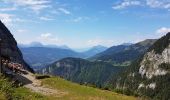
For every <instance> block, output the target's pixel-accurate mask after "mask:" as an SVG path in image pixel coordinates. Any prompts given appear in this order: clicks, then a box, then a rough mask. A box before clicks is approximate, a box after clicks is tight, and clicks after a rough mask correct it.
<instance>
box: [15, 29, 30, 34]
mask: <svg viewBox="0 0 170 100" xmlns="http://www.w3.org/2000/svg"><path fill="white" fill-rule="evenodd" d="M27 31H28V30H25V29H18V30H17V33H19V34H23V33H26V32H27Z"/></svg>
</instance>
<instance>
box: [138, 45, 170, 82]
mask: <svg viewBox="0 0 170 100" xmlns="http://www.w3.org/2000/svg"><path fill="white" fill-rule="evenodd" d="M163 63H170V44H169V46H168V47H167V48H165V49H164V50H163V52H162V53H161V54H156V53H155V51H154V50H152V51H151V52H148V53H147V54H146V55H145V56H144V58H143V60H142V62H141V63H140V69H139V73H140V74H141V75H142V77H144V76H146V77H147V78H148V79H151V78H152V77H153V76H159V75H166V74H167V73H169V71H168V70H164V69H162V68H159V65H161V64H163Z"/></svg>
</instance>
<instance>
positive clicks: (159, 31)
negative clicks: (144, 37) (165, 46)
mask: <svg viewBox="0 0 170 100" xmlns="http://www.w3.org/2000/svg"><path fill="white" fill-rule="evenodd" d="M168 32H170V27H169V28H167V27H162V28H160V29H158V30H157V31H156V33H157V34H160V35H165V34H167V33H168Z"/></svg>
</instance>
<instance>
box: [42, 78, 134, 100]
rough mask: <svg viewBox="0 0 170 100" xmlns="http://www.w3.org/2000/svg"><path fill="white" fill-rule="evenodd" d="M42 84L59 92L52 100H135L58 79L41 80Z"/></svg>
mask: <svg viewBox="0 0 170 100" xmlns="http://www.w3.org/2000/svg"><path fill="white" fill-rule="evenodd" d="M42 82H43V85H46V86H48V87H52V88H54V89H56V90H58V91H59V92H61V94H62V95H61V96H59V97H57V96H56V97H55V96H51V97H52V98H51V99H53V100H136V98H134V97H130V96H125V95H122V94H117V93H114V92H111V91H105V90H100V89H96V88H92V87H87V86H81V85H79V84H76V83H71V82H69V81H66V80H64V79H61V78H58V77H52V78H48V79H43V80H42Z"/></svg>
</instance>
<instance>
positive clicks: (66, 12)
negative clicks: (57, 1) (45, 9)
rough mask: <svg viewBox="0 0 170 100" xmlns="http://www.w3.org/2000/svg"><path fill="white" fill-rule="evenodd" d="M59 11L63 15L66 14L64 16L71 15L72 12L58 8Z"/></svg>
mask: <svg viewBox="0 0 170 100" xmlns="http://www.w3.org/2000/svg"><path fill="white" fill-rule="evenodd" d="M58 10H59V11H61V12H62V13H64V14H66V15H69V14H71V12H70V11H68V10H67V9H65V8H58Z"/></svg>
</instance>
